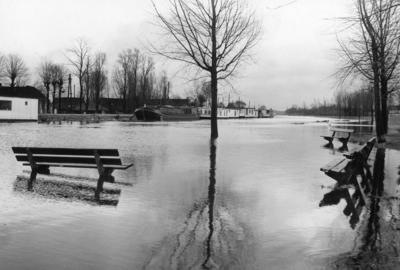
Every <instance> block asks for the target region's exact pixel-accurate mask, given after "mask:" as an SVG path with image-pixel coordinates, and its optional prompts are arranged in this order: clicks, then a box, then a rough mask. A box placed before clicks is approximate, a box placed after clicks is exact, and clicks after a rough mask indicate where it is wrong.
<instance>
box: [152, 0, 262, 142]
mask: <svg viewBox="0 0 400 270" xmlns="http://www.w3.org/2000/svg"><path fill="white" fill-rule="evenodd" d="M168 3H169V6H170V9H169V13H170V14H169V17H166V16H164V15H163V14H161V12H160V10H159V9H158V8H157V7H156V5H155V4H154V2H153V6H154V9H155V12H156V17H157V19H158V23H157V25H158V26H159V27H160V29H161V30H162V31H163V34H165V36H164V37H165V38H166V40H163V43H162V44H163V45H161V46H160V47H159V48H156V47H155V46H153V45H150V46H151V48H152V51H153V52H155V53H158V54H160V55H163V56H165V57H167V58H169V59H173V60H178V61H180V62H183V63H184V64H185V65H186V66H192V67H196V68H199V69H200V70H201V71H203V72H205V74H208V76H210V77H211V79H210V81H211V89H212V105H211V138H217V137H218V126H217V98H218V82H219V81H221V80H227V79H228V78H229V77H231V76H234V75H235V73H236V71H237V67H238V66H239V65H240V64H241V63H245V62H246V61H248V60H251V59H252V58H251V51H252V48H254V46H255V45H256V44H257V42H258V40H259V39H260V37H261V35H262V29H261V24H260V22H259V21H257V19H256V16H255V11H254V10H252V9H251V8H250V6H249V3H248V1H246V0H207V1H205V0H169V1H168Z"/></svg>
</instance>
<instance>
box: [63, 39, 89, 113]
mask: <svg viewBox="0 0 400 270" xmlns="http://www.w3.org/2000/svg"><path fill="white" fill-rule="evenodd" d="M91 49H92V46H91V44H90V42H89V41H88V40H87V39H86V38H83V37H80V38H77V39H76V40H75V41H74V42H73V43H72V45H71V47H69V48H67V53H68V54H69V55H70V56H68V55H65V57H66V58H67V60H68V62H69V63H70V64H71V65H72V66H73V67H74V70H73V71H72V74H73V75H75V76H76V77H77V78H78V80H79V112H80V113H82V100H83V83H84V76H85V74H86V68H87V67H86V61H87V58H88V57H89V55H90V51H91Z"/></svg>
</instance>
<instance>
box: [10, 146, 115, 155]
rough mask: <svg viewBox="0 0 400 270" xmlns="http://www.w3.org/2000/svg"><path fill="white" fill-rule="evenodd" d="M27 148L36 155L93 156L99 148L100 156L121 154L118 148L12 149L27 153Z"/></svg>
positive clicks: (16, 152)
mask: <svg viewBox="0 0 400 270" xmlns="http://www.w3.org/2000/svg"><path fill="white" fill-rule="evenodd" d="M26 148H29V150H30V151H31V153H32V154H34V155H35V154H39V155H64V156H93V151H94V150H97V152H98V153H99V155H100V156H111V157H118V156H119V153H118V149H90V148H81V149H79V148H45V147H12V150H13V152H14V154H27V152H26Z"/></svg>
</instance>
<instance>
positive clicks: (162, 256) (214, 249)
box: [144, 140, 254, 269]
mask: <svg viewBox="0 0 400 270" xmlns="http://www.w3.org/2000/svg"><path fill="white" fill-rule="evenodd" d="M216 151H217V141H216V140H210V169H209V184H208V192H207V197H205V198H203V199H201V200H199V201H197V202H195V203H194V204H193V206H192V207H191V210H190V211H189V213H188V214H187V215H186V218H185V220H184V222H183V224H182V226H179V227H178V228H177V229H176V230H174V231H175V234H174V233H172V234H170V235H167V236H165V237H164V238H163V240H162V241H161V242H160V243H159V245H158V246H157V249H156V250H154V252H153V253H152V254H151V258H149V261H148V263H147V264H146V265H145V266H144V269H220V268H222V269H251V262H254V252H253V251H254V249H253V247H252V246H253V241H252V237H251V233H250V230H249V229H247V228H246V226H245V225H244V224H243V223H240V222H239V221H237V219H236V218H235V217H234V216H233V215H232V213H231V210H230V209H229V207H228V206H226V205H225V204H224V202H223V201H224V199H223V195H222V194H220V195H221V196H220V199H219V200H218V203H217V200H216V184H217V180H216V164H217V162H216V157H217V155H216ZM224 192H227V191H226V190H224ZM224 192H222V193H224ZM207 210H208V211H207Z"/></svg>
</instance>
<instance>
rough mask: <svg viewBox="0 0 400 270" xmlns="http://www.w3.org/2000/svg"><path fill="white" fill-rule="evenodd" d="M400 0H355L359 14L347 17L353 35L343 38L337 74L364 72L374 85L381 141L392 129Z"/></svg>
mask: <svg viewBox="0 0 400 270" xmlns="http://www.w3.org/2000/svg"><path fill="white" fill-rule="evenodd" d="M398 6H399V2H398V0H355V15H354V16H353V17H349V18H346V19H345V21H346V23H347V24H348V25H347V26H346V27H348V28H349V29H352V30H353V35H351V37H350V38H348V39H347V40H345V41H340V40H339V44H340V56H341V57H342V59H343V61H342V66H341V67H340V69H339V71H338V72H337V73H336V76H337V77H338V78H339V79H340V80H341V81H344V80H345V79H347V78H349V77H351V78H354V77H358V76H362V77H365V78H366V79H368V80H369V81H370V82H372V85H373V89H374V107H375V126H376V133H377V137H378V142H385V141H386V138H385V134H387V130H388V107H387V103H388V95H390V94H391V93H392V92H394V91H395V88H390V87H389V86H390V85H391V81H392V80H393V79H394V78H395V75H396V74H397V73H398V71H397V70H398V63H399V60H400V12H399V11H398Z"/></svg>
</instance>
